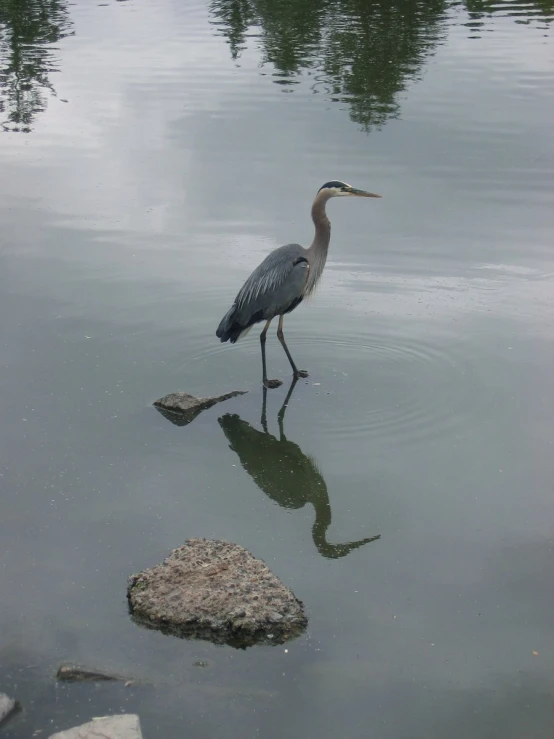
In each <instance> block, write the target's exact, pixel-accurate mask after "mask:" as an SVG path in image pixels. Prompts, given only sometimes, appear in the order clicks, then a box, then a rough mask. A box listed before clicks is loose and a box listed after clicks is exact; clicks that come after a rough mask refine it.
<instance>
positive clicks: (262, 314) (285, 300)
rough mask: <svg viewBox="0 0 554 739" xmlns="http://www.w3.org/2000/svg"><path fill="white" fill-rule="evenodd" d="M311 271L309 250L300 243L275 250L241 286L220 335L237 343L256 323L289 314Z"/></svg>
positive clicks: (224, 320)
mask: <svg viewBox="0 0 554 739" xmlns="http://www.w3.org/2000/svg"><path fill="white" fill-rule="evenodd" d="M308 273H309V263H308V259H307V255H306V249H304V248H303V247H302V246H300V245H299V244H287V245H286V246H281V247H280V248H279V249H275V251H272V252H271V254H269V255H268V256H267V257H266V258H265V259H264V261H263V262H262V263H261V264H260V265H259V267H256V269H255V270H254V271H253V272H252V274H251V275H250V277H249V278H248V279H247V280H246V282H245V283H244V285H243V286H242V288H241V289H240V291H239V294H238V295H237V297H236V298H235V302H234V303H233V305H232V306H231V308H230V309H229V310H228V311H227V313H226V314H225V315H224V316H223V318H222V320H221V323H220V324H219V326H218V329H217V331H216V336H218V337H219V338H220V339H221V341H231V343H234V342H235V341H237V339H239V338H240V336H241V334H243V332H244V331H246V329H248V328H249V327H250V326H252V325H253V324H254V323H258V322H259V321H264V320H265V321H267V320H269V319H270V318H274V317H275V316H278V315H281V314H283V313H289V312H290V311H291V310H293V309H294V308H296V306H297V305H298V304H299V303H300V302H301V301H302V298H303V297H304V290H305V289H306V283H307V281H308Z"/></svg>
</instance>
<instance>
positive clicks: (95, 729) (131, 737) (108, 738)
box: [50, 713, 142, 739]
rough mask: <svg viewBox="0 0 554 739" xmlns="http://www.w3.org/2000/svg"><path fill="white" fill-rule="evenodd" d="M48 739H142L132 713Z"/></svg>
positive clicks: (79, 727)
mask: <svg viewBox="0 0 554 739" xmlns="http://www.w3.org/2000/svg"><path fill="white" fill-rule="evenodd" d="M50 739H142V732H141V730H140V721H139V717H138V716H137V715H136V714H134V713H122V714H120V715H118V716H104V717H102V718H95V719H93V720H92V721H89V722H88V724H82V725H81V726H76V727H75V728H74V729H67V730H66V731H60V732H58V733H57V734H52V735H51V736H50Z"/></svg>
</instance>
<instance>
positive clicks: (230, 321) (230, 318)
mask: <svg viewBox="0 0 554 739" xmlns="http://www.w3.org/2000/svg"><path fill="white" fill-rule="evenodd" d="M261 320H262V316H261V314H256V315H253V316H250V317H249V319H248V320H247V321H244V320H241V316H238V315H237V308H236V306H235V305H233V306H232V307H231V309H230V310H229V311H228V312H227V313H226V314H225V315H224V316H223V318H222V320H221V323H220V324H219V326H218V327H217V331H216V332H215V335H216V336H217V337H218V339H220V340H221V341H230V342H231V344H234V343H235V342H236V341H238V340H239V339H240V338H242V337H243V336H246V334H247V333H248V332H249V331H250V329H251V328H252V326H253V325H254V324H255V323H258V322H259V321H261Z"/></svg>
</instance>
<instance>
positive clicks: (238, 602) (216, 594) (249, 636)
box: [127, 539, 307, 647]
mask: <svg viewBox="0 0 554 739" xmlns="http://www.w3.org/2000/svg"><path fill="white" fill-rule="evenodd" d="M127 598H128V601H129V608H130V611H131V614H132V616H133V619H134V620H135V621H137V622H138V623H140V624H142V625H144V626H147V627H148V628H154V629H159V630H160V631H163V632H165V633H169V634H174V635H176V636H181V637H187V638H196V639H207V640H209V641H212V642H215V643H216V644H230V645H232V646H235V647H247V646H251V645H253V644H257V643H267V644H279V643H283V642H284V641H286V640H287V639H290V638H291V637H293V636H296V635H298V634H299V633H301V632H302V631H303V630H304V629H305V627H306V625H307V618H306V615H305V613H304V608H303V605H302V602H301V601H299V600H298V599H297V598H296V597H295V595H294V593H293V592H292V591H291V590H289V588H287V587H286V586H285V585H284V584H283V583H282V582H281V581H280V580H279V578H278V577H276V576H275V575H274V574H273V573H272V572H271V571H270V569H269V568H268V566H267V565H266V564H265V563H264V562H262V560H261V559H257V558H256V557H254V556H253V555H252V554H250V552H248V551H247V550H246V549H244V548H243V547H241V546H239V545H238V544H231V543H230V542H226V541H217V540H211V539H188V540H187V541H186V542H185V544H183V546H181V547H178V548H177V549H174V550H173V551H172V552H171V554H170V555H169V557H168V558H167V559H165V560H164V561H163V562H162V563H161V564H159V565H156V567H153V568H151V569H148V570H144V571H143V572H141V573H140V574H138V575H132V576H131V577H130V578H129V583H128V589H127Z"/></svg>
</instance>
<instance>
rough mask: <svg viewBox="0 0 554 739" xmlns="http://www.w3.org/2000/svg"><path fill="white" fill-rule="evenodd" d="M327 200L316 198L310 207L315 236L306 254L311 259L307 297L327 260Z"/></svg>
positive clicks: (329, 228)
mask: <svg viewBox="0 0 554 739" xmlns="http://www.w3.org/2000/svg"><path fill="white" fill-rule="evenodd" d="M326 202H327V198H324V197H321V196H319V197H316V199H315V200H314V204H313V205H312V220H313V222H314V226H315V236H314V240H313V241H312V245H311V246H310V247H309V249H308V252H309V255H310V257H311V260H310V262H311V264H310V275H309V277H308V285H307V289H306V293H307V294H308V295H309V294H310V293H311V292H312V290H313V289H314V288H315V286H316V284H317V282H318V280H319V278H320V277H321V273H322V272H323V268H324V267H325V262H326V260H327V251H328V250H329V242H330V240H331V223H330V221H329V219H328V218H327V213H326V212H325V204H326Z"/></svg>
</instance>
